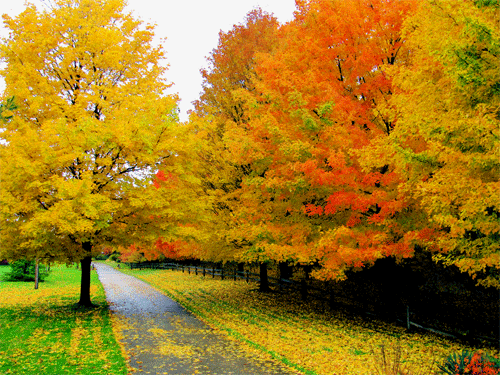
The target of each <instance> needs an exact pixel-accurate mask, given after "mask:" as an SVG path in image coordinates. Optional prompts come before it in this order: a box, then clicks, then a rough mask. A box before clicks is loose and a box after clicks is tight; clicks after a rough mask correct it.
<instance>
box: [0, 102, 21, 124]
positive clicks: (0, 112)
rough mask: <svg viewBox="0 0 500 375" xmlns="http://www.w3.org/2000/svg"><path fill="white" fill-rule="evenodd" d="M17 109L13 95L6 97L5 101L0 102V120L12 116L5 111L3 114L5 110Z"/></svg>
mask: <svg viewBox="0 0 500 375" xmlns="http://www.w3.org/2000/svg"><path fill="white" fill-rule="evenodd" d="M15 109H17V105H16V103H15V102H14V97H13V96H12V97H10V98H8V99H7V101H6V102H5V104H4V103H0V121H7V120H10V119H11V118H12V115H11V114H9V113H7V114H4V113H5V112H7V111H14V110H15Z"/></svg>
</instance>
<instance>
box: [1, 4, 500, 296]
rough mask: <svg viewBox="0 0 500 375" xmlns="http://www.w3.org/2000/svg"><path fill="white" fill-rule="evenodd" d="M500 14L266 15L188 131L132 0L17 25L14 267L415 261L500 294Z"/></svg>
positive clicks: (233, 39) (309, 7) (374, 9)
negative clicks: (434, 263)
mask: <svg viewBox="0 0 500 375" xmlns="http://www.w3.org/2000/svg"><path fill="white" fill-rule="evenodd" d="M96 4H97V5H96ZM102 7H106V9H107V10H108V11H106V12H102V11H101V10H100V9H101V8H102ZM498 16H499V6H498V4H497V2H493V1H486V0H481V1H480V0H467V1H461V2H457V1H452V0H433V1H430V0H404V1H392V0H391V1H387V0H371V1H366V0H350V1H340V0H334V1H331V0H308V1H306V0H300V1H297V11H296V13H295V17H294V19H293V20H292V21H290V22H289V23H287V24H284V25H280V24H279V23H278V22H277V20H276V19H275V18H274V17H272V16H271V15H268V14H265V13H264V12H262V11H260V10H254V11H252V12H250V13H249V14H248V15H247V18H246V20H245V22H244V23H243V24H241V25H236V26H235V27H234V28H233V29H232V30H230V31H229V32H227V33H221V34H220V41H219V45H218V46H217V48H215V49H214V50H213V52H212V53H211V55H210V56H209V58H208V61H209V63H210V66H209V68H208V69H206V70H202V75H203V77H204V83H203V92H202V93H201V96H200V99H199V100H198V101H197V102H196V105H195V111H193V113H192V114H191V116H190V120H189V121H188V122H187V123H184V124H179V123H178V119H177V116H176V100H177V99H176V98H175V97H170V96H164V94H163V91H164V89H165V88H166V87H167V86H168V84H167V83H166V81H165V78H164V77H163V75H162V74H163V73H164V71H165V69H164V68H163V67H162V66H163V65H162V64H161V61H162V59H163V51H162V48H161V47H158V48H156V47H153V46H152V45H151V43H152V38H153V28H152V27H150V26H141V23H140V22H139V21H138V20H135V19H134V18H133V17H132V16H131V15H129V14H124V3H123V1H120V0H116V1H103V0H81V1H76V2H73V1H69V0H57V1H56V6H54V8H53V9H51V11H50V12H49V11H46V12H38V11H37V10H36V9H35V8H34V7H28V9H27V10H26V11H25V12H23V13H22V14H21V15H20V16H19V17H18V18H17V19H16V20H13V19H10V18H8V17H7V18H6V19H5V21H6V24H7V26H8V27H9V28H10V29H11V30H12V33H11V36H10V37H9V38H8V39H7V40H5V41H4V42H3V44H2V49H1V57H2V59H3V60H4V61H5V62H6V63H7V64H8V69H6V70H4V71H2V75H3V76H4V77H5V79H6V85H7V88H6V91H5V93H4V95H5V97H12V96H14V97H16V100H17V101H16V104H17V105H18V108H17V109H15V110H14V111H11V112H12V113H7V116H10V115H11V114H13V115H14V116H13V117H12V118H10V119H8V118H6V119H5V120H6V125H5V127H4V128H3V129H2V132H1V138H2V140H3V142H5V145H6V146H5V147H1V148H0V153H1V154H0V156H1V157H0V173H1V175H0V178H1V179H2V184H1V186H0V189H1V194H0V198H1V202H0V203H1V204H0V215H1V217H2V221H1V222H0V225H1V230H2V241H3V244H4V246H3V247H2V249H1V250H2V251H1V252H0V257H7V258H19V257H27V258H43V259H46V260H47V261H56V260H57V261H77V260H81V259H83V258H86V259H87V260H88V259H89V257H90V256H91V255H95V254H97V253H99V252H100V251H102V250H103V248H104V247H105V246H111V247H119V246H122V247H124V246H130V245H132V244H134V245H133V246H135V247H133V248H129V250H127V252H128V253H134V252H135V253H145V255H148V257H154V256H157V255H158V254H163V255H165V256H169V257H170V256H172V255H175V256H186V257H193V258H198V259H207V260H212V261H238V262H247V261H258V262H268V261H276V262H292V263H301V264H309V265H315V268H314V269H315V271H314V276H316V277H321V278H326V279H331V278H335V277H340V278H342V277H343V276H344V273H345V271H346V270H347V269H351V268H360V267H363V266H364V265H367V264H372V263H373V262H375V261H376V260H377V259H380V258H384V257H392V256H394V257H397V258H405V257H411V256H413V253H414V251H415V249H416V248H418V249H422V250H423V251H431V252H433V254H434V256H435V259H436V260H441V261H443V262H445V263H446V264H454V265H457V266H458V267H459V268H460V269H461V270H462V271H464V272H469V273H470V274H471V275H472V276H473V277H475V278H477V280H478V282H479V283H481V284H484V285H487V286H496V287H498V286H499V284H498V265H499V264H500V255H499V239H500V237H499V236H500V233H499V231H500V226H499V225H498V219H499V217H500V210H499V206H500V204H499V198H498V194H497V192H498V188H499V187H500V186H499V173H500V165H499V158H498V149H499V147H498V146H499V145H498V139H499V118H498V108H499V95H500V90H499V82H500V78H499V74H500V73H499V70H498V69H497V68H498V66H497V65H498V64H497V62H498V56H499V53H500V42H499V40H500V37H499V26H498V22H497V20H498ZM34 25H36V27H35V26H34ZM54 25H56V26H57V27H55V26H54ZM96 26H99V27H96ZM54 30H55V31H54ZM103 30H105V32H104V31H103ZM173 80H174V81H175V77H174V78H173ZM158 169H160V173H158V174H157V175H156V176H157V177H156V180H154V181H151V180H152V176H153V174H154V173H155V172H157V170H158ZM20 239H21V240H20ZM155 243H156V247H155ZM83 244H85V245H86V246H83ZM154 247H155V249H154V250H143V249H151V248H154ZM4 249H7V250H4ZM85 290H87V291H88V288H85Z"/></svg>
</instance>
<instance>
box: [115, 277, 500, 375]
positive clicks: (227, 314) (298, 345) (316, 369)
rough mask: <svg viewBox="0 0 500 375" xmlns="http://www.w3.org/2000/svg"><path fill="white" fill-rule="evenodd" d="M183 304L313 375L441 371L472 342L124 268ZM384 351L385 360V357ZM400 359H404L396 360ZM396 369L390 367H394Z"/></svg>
mask: <svg viewBox="0 0 500 375" xmlns="http://www.w3.org/2000/svg"><path fill="white" fill-rule="evenodd" d="M122 271H124V272H126V273H128V274H130V275H133V276H136V277H138V278H140V279H142V280H144V281H146V282H148V283H149V284H151V285H152V286H154V287H156V288H157V289H159V290H161V291H163V292H164V293H165V294H167V295H169V296H171V297H172V298H173V299H175V300H177V301H178V302H180V303H181V304H182V305H184V306H185V307H186V308H187V309H189V310H191V311H192V312H193V313H195V315H197V316H198V317H200V318H202V319H203V320H205V321H206V322H207V323H208V324H210V325H212V326H213V327H216V328H218V329H219V330H221V331H223V332H226V333H227V334H228V335H230V336H233V337H234V338H236V339H237V340H239V341H242V342H244V343H246V344H248V345H249V346H250V347H252V348H254V349H255V348H256V349H258V350H260V351H261V352H262V353H265V354H267V355H270V356H272V357H274V358H275V359H277V360H280V361H282V362H283V363H285V364H287V365H288V366H290V367H292V368H294V369H296V370H299V371H301V372H303V373H305V374H339V375H340V374H341V375H348V374H408V375H409V374H412V375H416V374H426V375H428V374H433V373H435V372H436V369H437V366H436V363H442V361H443V359H444V358H445V357H447V356H448V355H449V354H451V353H453V352H457V351H461V350H463V349H468V350H477V349H484V351H486V352H488V353H490V354H492V355H494V356H498V350H497V349H491V348H472V347H468V346H465V345H464V344H462V343H460V342H457V341H452V340H448V339H445V338H441V337H438V336H436V335H432V334H425V333H409V332H407V331H406V330H405V329H403V328H400V327H396V326H393V325H390V324H386V323H383V322H380V321H376V320H372V321H366V320H364V319H361V318H360V317H356V316H350V315H349V313H348V312H346V311H342V310H331V309H330V308H329V307H327V306H325V305H323V304H322V303H320V302H317V301H311V302H308V303H304V302H303V301H301V300H300V297H299V296H298V295H295V296H294V295H288V296H286V295H282V294H280V293H260V292H258V291H257V290H256V285H255V284H247V283H245V282H244V281H236V282H235V281H232V280H224V281H222V280H218V279H212V278H209V277H206V278H203V277H202V276H195V275H192V274H191V275H188V274H185V273H182V272H180V271H161V270H124V269H123V268H122ZM382 356H383V358H382ZM395 362H397V363H395ZM388 371H389V372H388Z"/></svg>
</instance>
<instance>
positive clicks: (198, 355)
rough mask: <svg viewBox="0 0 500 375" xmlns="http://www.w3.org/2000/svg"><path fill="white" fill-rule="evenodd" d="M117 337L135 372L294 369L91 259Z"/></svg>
mask: <svg viewBox="0 0 500 375" xmlns="http://www.w3.org/2000/svg"><path fill="white" fill-rule="evenodd" d="M94 266H95V268H96V270H97V273H98V275H99V280H100V281H101V283H102V284H103V286H104V290H105V291H106V298H107V300H108V302H109V303H110V308H111V311H112V312H113V314H115V316H116V317H117V319H118V321H119V322H120V325H121V326H122V327H123V329H122V336H123V338H122V340H121V341H122V342H123V343H124V345H125V349H126V351H127V354H128V355H129V356H130V366H131V367H132V368H134V369H136V372H135V373H137V374H169V375H171V374H182V375H191V374H218V375H225V374H228V375H230V374H234V375H284V374H296V372H295V371H293V370H290V369H287V368H285V367H284V366H282V365H280V364H279V363H276V362H272V361H264V360H260V359H258V358H256V357H252V356H250V355H249V354H248V353H245V352H244V351H243V350H242V349H241V348H240V347H238V344H237V343H236V342H234V341H232V340H230V339H228V338H227V337H226V336H223V335H219V334H217V333H216V332H215V331H214V330H212V329H211V328H210V327H209V326H208V325H206V324H205V323H203V322H202V321H201V320H199V319H197V318H196V317H195V316H194V315H193V314H191V313H190V312H188V311H187V310H185V309H184V308H183V307H182V306H181V305H179V304H178V303H177V302H175V301H173V300H172V299H170V298H169V297H167V296H165V295H164V294H162V293H160V292H159V291H158V290H156V289H154V288H153V287H151V286H150V285H149V284H147V283H145V282H143V281H141V280H139V279H137V278H135V277H133V276H129V275H126V274H124V273H122V272H120V271H118V270H115V269H114V268H112V267H110V266H108V265H105V264H99V263H97V264H94Z"/></svg>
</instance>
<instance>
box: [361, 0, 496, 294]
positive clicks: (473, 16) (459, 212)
mask: <svg viewBox="0 0 500 375" xmlns="http://www.w3.org/2000/svg"><path fill="white" fill-rule="evenodd" d="M499 19H500V6H499V5H498V2H495V1H480V0H476V1H473V0H468V1H454V0H433V1H423V2H422V3H421V6H420V7H419V9H418V11H417V12H415V14H414V15H413V16H412V17H411V18H409V19H408V20H407V22H406V26H405V34H406V37H407V40H408V48H409V50H410V51H411V55H410V56H411V59H410V61H409V63H408V64H404V65H401V66H396V67H393V68H391V70H390V71H391V72H392V74H393V75H394V82H395V92H396V93H395V95H394V96H393V97H392V99H391V101H390V104H391V105H392V107H387V106H385V107H384V108H382V109H380V110H382V111H384V110H387V111H388V112H389V113H390V112H392V113H393V115H394V118H395V121H396V126H395V127H394V131H393V132H391V134H390V136H389V138H388V139H383V140H382V139H381V140H379V142H378V144H377V143H374V145H373V147H372V148H371V149H369V150H367V153H366V155H365V161H366V163H367V165H371V166H372V167H373V166H375V167H377V166H380V165H383V164H384V163H388V162H390V163H392V164H393V165H394V166H395V168H396V171H397V172H398V173H399V174H400V175H402V176H403V177H404V178H403V182H402V184H401V185H400V194H401V195H402V196H403V197H405V199H407V200H411V201H413V202H415V204H416V205H417V206H418V207H420V208H421V210H422V211H423V212H424V213H425V216H426V217H427V218H428V220H427V222H425V221H422V222H413V223H412V225H413V226H414V230H418V231H419V236H418V238H420V240H422V241H423V243H424V244H425V245H427V247H428V248H430V249H434V250H438V251H440V253H438V254H437V255H436V256H435V258H436V260H441V261H443V262H444V263H445V264H448V265H452V264H453V265H456V266H457V267H458V268H459V269H460V270H461V271H462V272H468V273H469V274H470V275H471V276H472V277H474V278H477V280H478V282H479V283H480V284H483V285H485V286H495V287H497V288H498V287H500V282H499V277H498V271H499V267H500V225H499V224H500V223H499V219H500V198H499V191H500V183H499V180H500V162H499V160H500V159H499V150H500V143H499V137H500V133H499V129H500V112H499V111H500V70H499V69H498V68H499V64H498V63H499V61H500V60H499V59H500V25H499V22H498V20H499Z"/></svg>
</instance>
